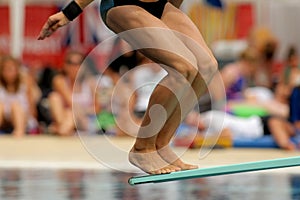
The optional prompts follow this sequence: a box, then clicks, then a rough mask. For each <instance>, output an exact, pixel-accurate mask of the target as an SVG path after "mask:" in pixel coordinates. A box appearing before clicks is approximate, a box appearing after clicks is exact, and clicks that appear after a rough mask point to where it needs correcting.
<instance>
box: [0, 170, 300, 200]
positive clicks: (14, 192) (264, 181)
mask: <svg viewBox="0 0 300 200" xmlns="http://www.w3.org/2000/svg"><path fill="white" fill-rule="evenodd" d="M133 175H136V174H128V173H122V172H116V171H106V170H102V171H101V170H54V169H53V170H49V169H39V170H36V169H35V170H33V169H22V170H20V169H1V170H0V199H1V200H2V199H5V200H6V199H7V200H19V199H20V200H48V199H49V200H60V199H62V200H64V199H72V200H94V199H95V200H118V199H122V200H140V199H145V200H185V199H187V200H193V199H195V200H198V199H201V200H202V199H203V200H252V199H253V200H277V199H278V200H300V174H297V175H296V174H288V173H254V172H252V173H244V174H236V175H226V176H217V177H209V178H202V179H192V180H185V181H177V182H168V183H159V184H146V185H138V186H130V185H129V184H128V183H127V180H128V178H129V177H131V176H133Z"/></svg>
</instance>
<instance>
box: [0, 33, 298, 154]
mask: <svg viewBox="0 0 300 200" xmlns="http://www.w3.org/2000/svg"><path fill="white" fill-rule="evenodd" d="M261 38H262V37H261V36H260V35H259V34H258V35H255V34H252V35H250V36H249V41H248V47H247V48H246V49H244V50H243V51H241V52H240V54H239V56H238V57H237V58H236V59H235V60H233V61H232V62H231V63H228V64H226V65H225V66H220V74H221V77H222V79H223V82H224V87H225V91H226V100H227V103H226V108H225V109H224V110H222V111H220V110H218V111H216V110H212V108H211V107H210V99H209V98H207V95H206V96H204V97H203V98H202V99H200V101H199V108H200V109H195V110H194V111H192V112H191V113H190V114H189V115H188V116H187V118H186V119H185V121H184V123H186V124H188V125H189V126H194V127H196V128H197V131H199V134H201V133H202V132H203V130H205V129H208V125H209V123H211V124H212V125H211V127H214V124H215V126H216V127H217V126H218V123H220V120H219V118H218V116H222V117H223V118H224V119H225V120H222V122H224V127H223V128H222V130H221V134H223V135H227V136H229V137H232V138H233V137H249V138H255V137H261V136H263V135H272V136H273V137H274V139H275V141H276V143H277V144H278V146H279V147H281V148H283V149H289V150H293V149H296V148H297V145H299V144H295V143H292V142H291V141H290V138H291V137H293V136H295V134H296V133H297V130H300V106H299V104H300V65H299V52H298V51H297V49H296V48H295V47H294V46H290V48H289V49H288V51H287V52H286V56H285V59H284V60H278V59H275V58H276V57H275V56H276V52H277V51H278V49H279V48H280V44H279V43H278V41H277V40H276V38H275V37H271V36H270V37H266V38H264V39H263V40H262V39H261ZM124 49H126V50H128V49H130V46H129V45H128V44H127V43H126V42H124V41H122V40H119V39H117V40H116V41H115V44H114V45H113V48H112V51H111V54H112V55H111V57H114V56H115V55H117V54H116V52H117V53H120V52H123V50H124ZM114 54H115V55H114ZM121 54H122V53H121ZM85 56H86V55H85V54H84V53H83V52H80V51H77V50H72V49H71V50H69V51H68V52H67V53H66V55H65V56H64V61H63V66H61V67H60V68H57V67H55V68H54V67H44V68H42V69H40V70H39V71H38V72H33V70H31V68H30V66H24V65H23V63H22V61H20V60H18V59H16V58H13V57H12V56H9V55H4V54H3V55H1V56H0V86H1V87H0V130H1V133H3V134H12V135H13V136H15V137H21V136H23V135H26V134H53V135H60V136H71V135H74V134H75V133H76V131H82V132H87V133H93V134H110V135H117V136H125V135H136V134H137V131H138V127H139V124H140V123H141V120H142V118H143V115H144V114H145V111H146V108H147V104H148V100H149V97H150V95H151V92H152V91H153V89H154V88H155V84H157V83H158V82H159V81H160V80H161V79H162V78H163V77H164V76H166V71H165V70H163V69H162V68H161V67H160V66H159V65H158V64H156V63H153V62H152V61H151V60H148V59H146V58H145V57H143V55H141V54H140V53H139V52H137V51H127V53H125V54H122V55H121V56H120V57H118V58H117V59H115V60H113V62H112V63H108V66H107V67H106V66H104V67H103V66H100V67H99V66H94V63H93V62H92V61H90V62H89V61H87V59H86V57H85ZM94 59H97V58H94ZM162 95H163V94H162ZM211 96H214V94H211ZM197 108H198V107H197ZM199 110H200V112H201V114H200V112H199ZM212 116H214V117H212ZM249 127H250V128H249ZM249 130H250V131H249ZM213 131H214V130H213V128H211V129H210V130H209V131H208V132H210V134H212V133H211V132H213ZM215 131H216V130H215Z"/></svg>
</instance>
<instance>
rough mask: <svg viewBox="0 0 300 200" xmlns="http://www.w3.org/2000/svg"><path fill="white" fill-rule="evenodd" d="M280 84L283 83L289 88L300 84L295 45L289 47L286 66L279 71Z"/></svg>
mask: <svg viewBox="0 0 300 200" xmlns="http://www.w3.org/2000/svg"><path fill="white" fill-rule="evenodd" d="M280 84H283V85H285V86H286V87H287V89H289V90H292V89H293V88H294V87H295V86H297V85H300V65H299V55H298V52H297V50H296V49H295V47H291V48H290V49H289V50H288V52H287V56H286V66H285V67H284V69H283V72H282V73H281V77H280Z"/></svg>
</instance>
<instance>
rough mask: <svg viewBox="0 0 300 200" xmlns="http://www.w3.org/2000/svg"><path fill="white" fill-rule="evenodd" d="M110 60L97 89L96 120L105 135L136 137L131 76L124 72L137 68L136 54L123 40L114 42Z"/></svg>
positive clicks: (136, 128) (136, 127)
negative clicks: (98, 104)
mask: <svg viewBox="0 0 300 200" xmlns="http://www.w3.org/2000/svg"><path fill="white" fill-rule="evenodd" d="M111 59H112V60H111V61H112V62H111V63H110V64H109V66H108V68H107V69H105V70H104V71H103V75H102V76H101V79H100V82H99V85H98V89H97V91H98V96H99V102H100V105H101V106H100V107H101V112H100V114H99V116H98V121H99V124H100V125H101V129H102V130H103V131H104V132H106V133H109V132H110V133H111V132H114V133H115V134H116V135H118V136H124V135H127V134H129V133H130V134H136V133H137V130H138V125H137V124H136V120H135V118H134V116H133V108H134V104H133V102H134V100H133V99H132V97H131V95H132V94H133V91H132V85H131V82H130V79H131V78H130V76H131V73H126V72H128V70H130V69H132V68H134V67H136V66H137V64H138V62H139V60H140V58H139V54H138V53H137V52H136V51H132V50H131V47H130V46H129V45H128V44H127V43H126V42H125V41H123V40H120V39H117V40H116V41H115V44H114V48H113V49H112V52H111ZM113 94H114V95H113ZM112 95H113V96H112ZM128 114H129V115H130V119H129V118H128ZM112 119H115V120H112ZM131 119H132V120H131Z"/></svg>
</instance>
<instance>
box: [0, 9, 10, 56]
mask: <svg viewBox="0 0 300 200" xmlns="http://www.w3.org/2000/svg"><path fill="white" fill-rule="evenodd" d="M0 19H1V20H0V52H2V53H8V52H9V50H10V44H9V41H10V30H9V9H8V6H0Z"/></svg>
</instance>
